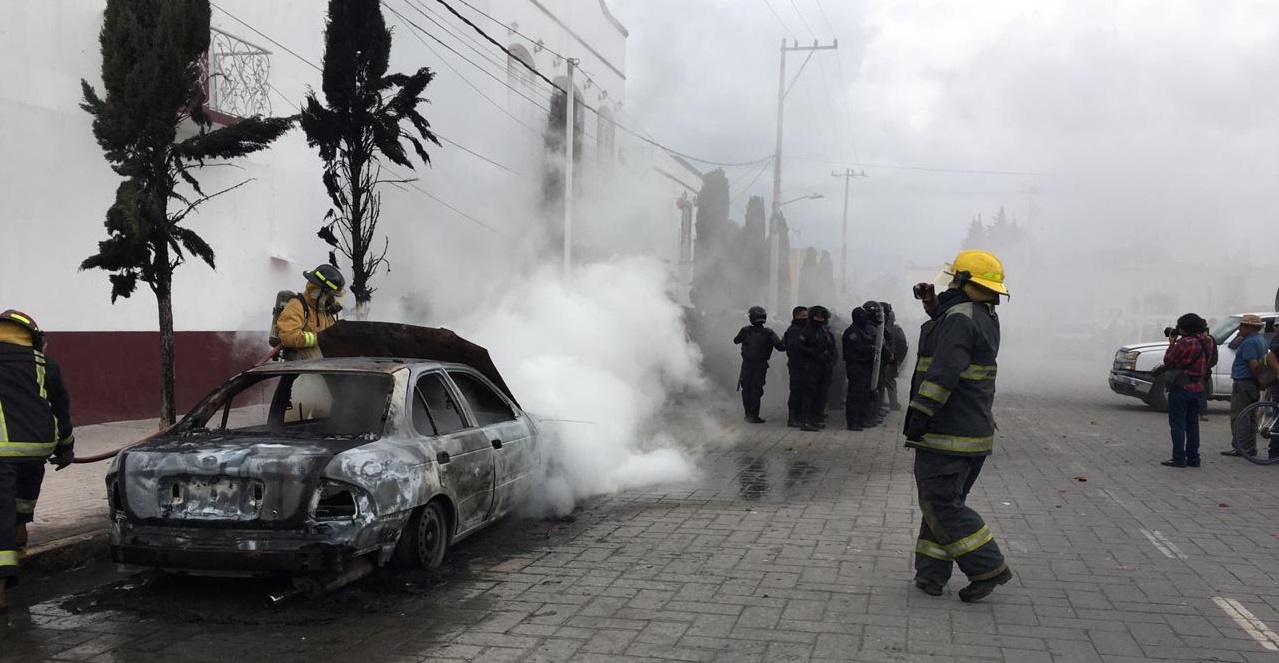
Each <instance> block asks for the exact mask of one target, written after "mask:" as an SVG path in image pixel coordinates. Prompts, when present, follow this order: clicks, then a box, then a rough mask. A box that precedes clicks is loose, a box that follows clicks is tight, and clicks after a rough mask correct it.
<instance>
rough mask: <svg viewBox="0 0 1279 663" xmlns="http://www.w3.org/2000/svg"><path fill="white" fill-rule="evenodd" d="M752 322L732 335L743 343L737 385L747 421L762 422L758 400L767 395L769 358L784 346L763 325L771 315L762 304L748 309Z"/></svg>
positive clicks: (771, 331)
mask: <svg viewBox="0 0 1279 663" xmlns="http://www.w3.org/2000/svg"><path fill="white" fill-rule="evenodd" d="M747 318H748V319H749V320H750V324H749V325H747V326H745V327H742V329H741V330H740V331H738V332H737V336H735V337H733V343H736V344H738V345H740V346H742V372H741V373H740V375H739V376H738V378H737V388H738V389H741V390H742V407H743V408H744V409H745V410H746V421H748V422H750V423H752V424H762V423H764V420H763V419H760V418H759V401H760V399H761V398H762V397H763V396H764V381H765V379H766V378H767V377H768V360H769V359H771V358H772V356H773V350H785V349H786V346H785V345H783V344H782V339H780V338H778V337H777V333H776V332H774V331H773V330H771V329H769V328H768V327H765V326H764V322H765V321H766V320H767V319H768V315H767V314H766V313H765V312H764V309H763V308H761V307H759V306H752V307H751V308H750V311H749V312H748V313H747Z"/></svg>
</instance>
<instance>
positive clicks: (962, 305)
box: [906, 290, 999, 456]
mask: <svg viewBox="0 0 1279 663" xmlns="http://www.w3.org/2000/svg"><path fill="white" fill-rule="evenodd" d="M998 354H999V318H998V317H997V316H996V314H995V306H994V304H987V303H979V302H974V301H972V300H970V299H969V298H968V296H967V295H965V294H964V293H963V291H962V290H950V291H947V292H946V293H943V294H942V295H941V296H940V297H939V298H938V303H937V309H936V310H934V311H933V314H932V319H931V320H929V321H928V322H925V323H924V325H923V328H922V329H921V332H920V336H919V359H918V361H917V363H916V364H915V375H914V377H913V378H912V379H911V388H910V397H911V398H910V407H911V409H913V410H916V411H917V412H916V413H913V414H912V416H918V415H919V414H923V415H925V416H927V417H928V420H927V421H928V425H927V428H926V432H925V433H924V435H923V439H922V440H921V441H918V442H914V441H907V442H906V446H909V447H915V448H917V449H928V450H930V451H936V452H939V453H946V454H953V455H961V456H988V455H990V453H991V450H992V449H993V448H994V440H995V416H994V413H993V412H992V411H991V408H992V406H993V405H994V402H995V373H996V368H997V367H996V361H995V358H996V356H997V355H998Z"/></svg>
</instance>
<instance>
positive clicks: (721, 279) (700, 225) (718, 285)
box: [689, 169, 733, 312]
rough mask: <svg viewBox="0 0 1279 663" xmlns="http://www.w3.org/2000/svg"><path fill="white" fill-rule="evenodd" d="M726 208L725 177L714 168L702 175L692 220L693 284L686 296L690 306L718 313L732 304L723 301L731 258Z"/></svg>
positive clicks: (727, 207) (726, 186)
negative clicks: (693, 231)
mask: <svg viewBox="0 0 1279 663" xmlns="http://www.w3.org/2000/svg"><path fill="white" fill-rule="evenodd" d="M728 210H729V196H728V177H726V176H725V175H724V170H723V169H716V170H713V171H711V172H709V173H707V174H706V176H705V177H704V178H702V190H701V191H700V192H699V193H698V194H697V217H696V220H695V221H694V223H695V228H696V237H695V238H694V240H693V287H692V291H691V292H690V294H689V296H690V299H692V301H693V305H694V306H696V307H697V308H699V309H701V310H702V311H704V312H718V311H722V310H725V309H726V308H728V307H729V306H731V304H729V303H728V302H727V301H726V300H725V296H726V294H727V293H728V287H727V284H726V283H725V281H726V280H727V279H726V273H727V264H728V261H730V260H732V259H733V256H732V251H731V249H730V248H729V247H728V244H729V243H730V242H731V241H732V240H731V238H730V235H729V231H730V224H729V220H728Z"/></svg>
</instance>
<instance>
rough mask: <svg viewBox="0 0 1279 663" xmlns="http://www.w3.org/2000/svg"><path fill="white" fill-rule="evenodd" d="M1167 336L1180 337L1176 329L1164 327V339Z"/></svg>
mask: <svg viewBox="0 0 1279 663" xmlns="http://www.w3.org/2000/svg"><path fill="white" fill-rule="evenodd" d="M1169 336H1180V333H1179V332H1178V331H1177V328H1176V327H1164V338H1167V337H1169Z"/></svg>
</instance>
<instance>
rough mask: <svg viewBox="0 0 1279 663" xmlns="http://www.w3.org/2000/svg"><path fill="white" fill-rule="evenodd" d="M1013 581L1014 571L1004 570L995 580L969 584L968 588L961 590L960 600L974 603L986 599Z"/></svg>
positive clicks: (989, 579)
mask: <svg viewBox="0 0 1279 663" xmlns="http://www.w3.org/2000/svg"><path fill="white" fill-rule="evenodd" d="M1012 579H1013V572H1012V570H1011V569H1004V572H1003V573H1000V574H999V575H997V576H995V577H993V578H987V579H986V580H978V581H977V582H973V583H969V585H968V586H967V587H965V588H963V589H961V590H959V600H960V601H963V602H964V603H972V602H973V601H977V600H980V599H984V598H986V597H987V596H990V593H991V592H993V591H995V588H996V587H998V586H999V585H1002V584H1004V583H1006V582H1008V581H1009V580H1012Z"/></svg>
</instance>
